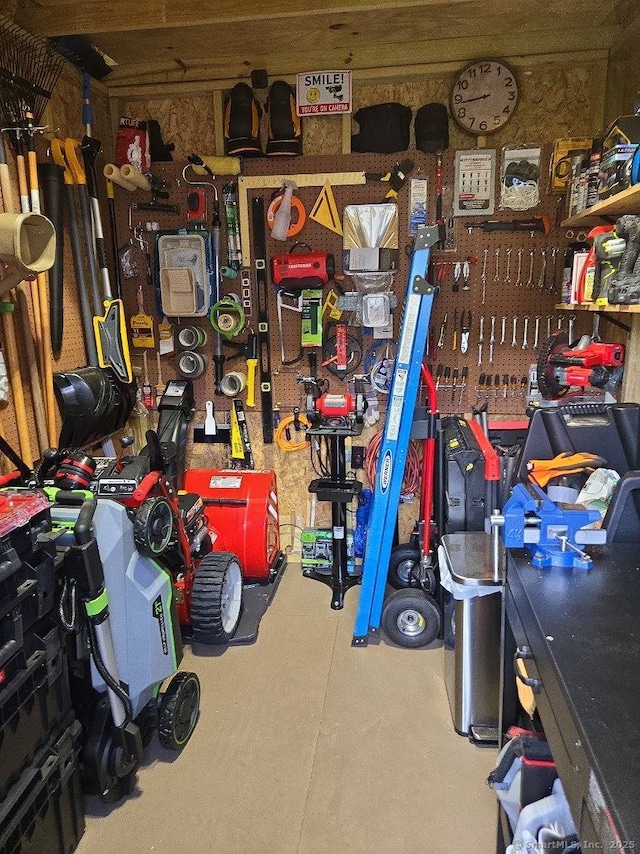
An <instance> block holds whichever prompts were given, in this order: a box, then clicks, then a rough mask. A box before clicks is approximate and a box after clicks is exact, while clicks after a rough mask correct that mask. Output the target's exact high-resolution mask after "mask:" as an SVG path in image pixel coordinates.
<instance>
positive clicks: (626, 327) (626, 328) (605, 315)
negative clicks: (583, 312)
mask: <svg viewBox="0 0 640 854" xmlns="http://www.w3.org/2000/svg"><path fill="white" fill-rule="evenodd" d="M596 314H597V315H598V317H603V318H604V319H605V320H608V321H609V323H613V325H614V326H618V327H619V328H620V329H624V331H625V332H626V333H627V335H629V333H630V332H631V327H630V326H629V324H627V323H623V322H622V321H621V320H618V318H617V317H613V316H612V315H610V314H608V313H607V312H606V311H596Z"/></svg>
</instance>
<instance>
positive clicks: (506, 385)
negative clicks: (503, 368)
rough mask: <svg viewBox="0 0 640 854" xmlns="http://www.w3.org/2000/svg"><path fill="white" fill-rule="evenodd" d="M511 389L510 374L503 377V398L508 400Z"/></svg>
mask: <svg viewBox="0 0 640 854" xmlns="http://www.w3.org/2000/svg"><path fill="white" fill-rule="evenodd" d="M508 388H509V374H503V375H502V397H503V398H505V399H506V397H507V390H508Z"/></svg>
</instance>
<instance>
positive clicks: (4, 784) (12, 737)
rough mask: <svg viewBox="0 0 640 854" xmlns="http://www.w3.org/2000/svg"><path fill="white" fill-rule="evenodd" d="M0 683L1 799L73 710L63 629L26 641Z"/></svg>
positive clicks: (32, 636) (53, 626)
mask: <svg viewBox="0 0 640 854" xmlns="http://www.w3.org/2000/svg"><path fill="white" fill-rule="evenodd" d="M13 664H14V665H15V666H14V667H12V668H11V670H10V671H9V670H7V671H2V673H7V672H11V673H12V674H13V675H11V676H8V677H7V678H6V679H5V681H4V682H2V683H1V684H0V799H2V798H3V797H5V795H6V794H7V792H8V790H9V788H10V787H11V786H12V785H13V784H14V783H15V782H16V780H17V779H18V777H19V776H20V774H21V772H22V771H23V770H24V768H25V767H26V766H27V765H28V764H29V762H31V760H32V759H33V757H34V755H35V754H36V752H37V751H38V750H39V749H41V748H42V747H43V746H44V745H45V744H46V742H47V740H48V739H49V738H50V737H51V733H52V732H53V730H54V729H56V728H57V727H59V726H60V724H61V722H62V721H63V720H64V718H65V717H66V715H67V714H68V713H69V711H70V710H71V696H70V693H69V681H68V673H67V666H66V660H65V654H64V650H63V648H62V644H61V639H60V630H59V628H58V627H57V626H56V625H55V624H53V623H50V628H49V630H48V631H46V632H42V633H41V634H39V633H37V632H34V633H32V635H31V636H28V637H27V638H26V648H25V649H23V650H22V651H21V652H20V653H18V655H17V656H16V660H15V661H14V662H13Z"/></svg>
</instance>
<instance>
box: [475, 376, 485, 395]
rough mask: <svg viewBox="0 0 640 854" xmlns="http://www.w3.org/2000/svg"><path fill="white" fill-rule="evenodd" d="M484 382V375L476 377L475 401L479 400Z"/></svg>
mask: <svg viewBox="0 0 640 854" xmlns="http://www.w3.org/2000/svg"><path fill="white" fill-rule="evenodd" d="M485 380H486V374H484V373H482V374H480V376H479V377H478V384H477V385H476V400H480V395H481V393H482V392H483V391H484V383H485Z"/></svg>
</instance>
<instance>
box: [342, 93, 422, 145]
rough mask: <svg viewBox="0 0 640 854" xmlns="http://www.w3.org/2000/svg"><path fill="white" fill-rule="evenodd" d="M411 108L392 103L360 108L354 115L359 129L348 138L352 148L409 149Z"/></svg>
mask: <svg viewBox="0 0 640 854" xmlns="http://www.w3.org/2000/svg"><path fill="white" fill-rule="evenodd" d="M412 115H413V113H412V110H411V107H405V106H404V105H403V104H397V103H395V102H391V103H389V104H373V105H372V106H370V107H361V108H360V109H359V110H358V112H357V113H356V114H355V115H354V117H353V118H354V120H355V121H356V122H358V125H359V127H360V130H359V132H358V133H357V134H356V135H355V136H352V137H351V150H352V151H358V152H365V151H366V152H374V153H377V154H392V153H393V152H395V151H406V150H407V149H408V148H409V126H410V125H411V117H412Z"/></svg>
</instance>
